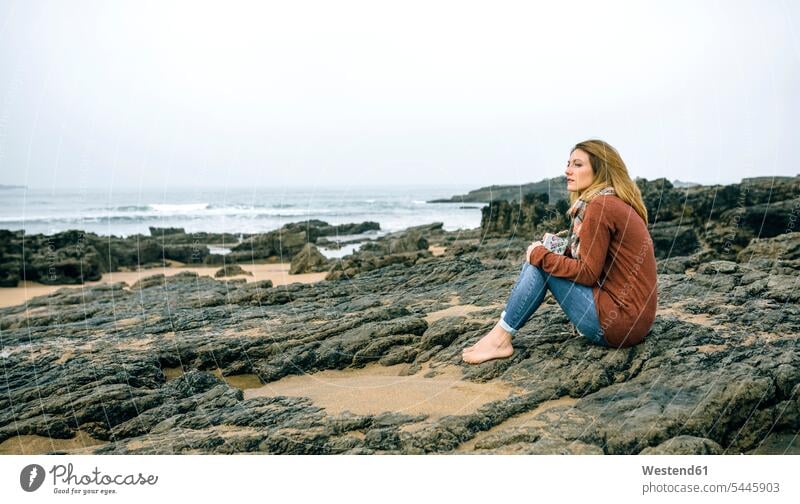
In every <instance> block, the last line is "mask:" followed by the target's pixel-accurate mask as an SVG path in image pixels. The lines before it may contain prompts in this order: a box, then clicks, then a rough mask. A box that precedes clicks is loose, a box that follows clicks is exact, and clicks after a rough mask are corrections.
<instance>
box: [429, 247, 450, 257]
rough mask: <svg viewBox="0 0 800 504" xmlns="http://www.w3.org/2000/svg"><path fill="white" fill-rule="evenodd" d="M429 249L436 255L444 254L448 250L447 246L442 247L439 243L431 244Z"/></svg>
mask: <svg viewBox="0 0 800 504" xmlns="http://www.w3.org/2000/svg"><path fill="white" fill-rule="evenodd" d="M428 250H430V252H431V254H433V255H434V256H440V255H443V254H444V252H445V251H446V250H447V247H442V246H439V245H430V246H429V247H428Z"/></svg>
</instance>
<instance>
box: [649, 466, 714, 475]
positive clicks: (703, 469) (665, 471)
mask: <svg viewBox="0 0 800 504" xmlns="http://www.w3.org/2000/svg"><path fill="white" fill-rule="evenodd" d="M642 472H643V473H644V475H645V476H708V466H699V465H696V466H689V467H655V466H642Z"/></svg>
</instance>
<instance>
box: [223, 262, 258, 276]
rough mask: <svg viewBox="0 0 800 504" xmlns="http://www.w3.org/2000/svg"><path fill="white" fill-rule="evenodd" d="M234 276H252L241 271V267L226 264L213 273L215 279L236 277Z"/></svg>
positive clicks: (243, 270)
mask: <svg viewBox="0 0 800 504" xmlns="http://www.w3.org/2000/svg"><path fill="white" fill-rule="evenodd" d="M236 275H248V276H253V273H252V272H250V271H247V270H245V269H242V267H241V266H239V265H238V264H226V265H225V266H223V267H222V268H220V269H218V270H217V271H216V272H214V277H215V278H220V277H228V276H236Z"/></svg>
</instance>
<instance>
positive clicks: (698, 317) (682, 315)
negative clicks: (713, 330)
mask: <svg viewBox="0 0 800 504" xmlns="http://www.w3.org/2000/svg"><path fill="white" fill-rule="evenodd" d="M658 314H659V315H666V316H671V317H675V318H678V319H680V320H683V321H684V322H691V323H692V324H698V325H701V326H706V327H719V325H720V324H718V323H715V322H714V321H713V320H711V317H710V316H709V315H708V314H705V313H689V312H686V311H683V310H681V309H680V306H678V305H673V306H668V307H665V308H659V309H658Z"/></svg>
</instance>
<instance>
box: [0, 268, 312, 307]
mask: <svg viewBox="0 0 800 504" xmlns="http://www.w3.org/2000/svg"><path fill="white" fill-rule="evenodd" d="M169 262H170V265H169V266H168V267H160V268H145V269H141V270H139V271H114V272H110V273H104V274H103V277H102V278H101V279H100V280H96V281H94V282H85V283H84V284H83V285H45V284H41V283H38V282H31V281H25V282H20V284H19V285H18V286H17V287H3V288H0V306H16V305H19V304H22V303H24V302H26V301H27V300H29V299H31V298H33V297H36V296H42V295H45V294H50V293H51V292H55V291H57V290H58V289H63V288H69V289H81V288H83V287H90V286H92V285H97V284H101V283H113V282H125V283H126V284H128V286H131V285H133V284H134V283H136V282H137V281H139V280H140V279H142V278H146V277H148V276H151V275H157V274H164V275H165V276H172V275H175V274H177V273H180V272H181V271H194V272H196V273H197V274H198V275H200V276H209V277H212V278H213V277H214V273H216V272H217V271H218V270H219V269H220V267H219V266H186V265H184V264H183V263H180V262H178V261H169ZM290 266H291V265H290V264H289V263H271V264H247V265H243V266H242V269H243V270H245V271H249V272H250V273H252V276H251V275H235V276H230V277H224V278H225V279H228V280H230V279H233V278H244V279H245V280H247V281H248V282H256V281H260V280H272V285H274V286H278V285H288V284H291V283H294V282H301V283H314V282H319V281H320V280H323V279H324V278H325V275H326V273H324V272H322V273H303V274H300V275H290V274H289V267H290ZM221 279H222V278H219V280H221Z"/></svg>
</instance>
